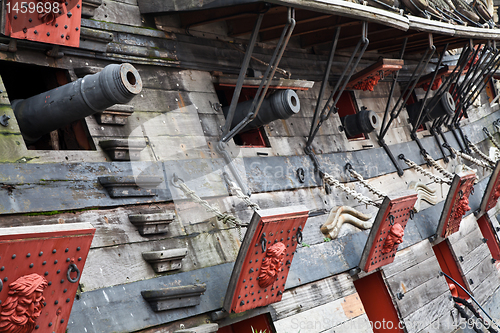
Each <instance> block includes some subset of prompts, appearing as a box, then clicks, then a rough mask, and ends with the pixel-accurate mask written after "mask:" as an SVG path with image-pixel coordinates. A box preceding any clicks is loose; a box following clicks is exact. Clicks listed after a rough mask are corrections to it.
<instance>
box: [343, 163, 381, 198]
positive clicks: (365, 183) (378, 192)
mask: <svg viewBox="0 0 500 333" xmlns="http://www.w3.org/2000/svg"><path fill="white" fill-rule="evenodd" d="M347 170H348V171H349V172H350V173H351V175H352V176H353V177H354V178H356V179H357V180H359V182H360V183H361V184H363V186H364V187H366V188H367V189H368V191H370V192H372V193H373V194H376V195H378V196H379V197H381V198H384V197H386V196H387V194H385V193H384V192H382V191H380V190H377V189H376V188H375V187H373V185H371V184H369V183H368V182H367V181H366V180H365V179H364V178H363V176H361V175H360V174H359V173H357V172H356V171H355V170H354V169H353V168H352V167H350V168H347Z"/></svg>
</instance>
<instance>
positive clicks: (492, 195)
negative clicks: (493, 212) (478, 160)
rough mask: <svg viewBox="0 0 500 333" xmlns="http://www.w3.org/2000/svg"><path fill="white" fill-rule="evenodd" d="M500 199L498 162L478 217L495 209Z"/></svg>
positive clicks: (499, 168)
mask: <svg viewBox="0 0 500 333" xmlns="http://www.w3.org/2000/svg"><path fill="white" fill-rule="evenodd" d="M498 198H500V162H497V164H496V166H495V169H494V170H493V173H492V174H491V177H490V180H489V181H488V186H487V187H486V190H485V191H484V196H483V200H482V201H481V207H480V209H479V214H478V215H477V217H480V216H482V215H484V213H486V212H487V211H489V210H490V209H492V208H493V207H495V206H496V204H497V201H498Z"/></svg>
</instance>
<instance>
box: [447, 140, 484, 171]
mask: <svg viewBox="0 0 500 333" xmlns="http://www.w3.org/2000/svg"><path fill="white" fill-rule="evenodd" d="M443 146H444V147H445V148H447V149H449V150H450V151H451V152H453V153H454V154H455V155H457V156H460V157H461V158H463V159H464V160H467V161H469V162H472V163H474V164H475V165H477V166H480V167H483V168H488V169H493V167H492V166H491V165H490V164H489V163H486V162H483V161H481V160H478V159H477V158H474V157H472V156H470V155H467V154H465V153H462V152H461V151H458V150H456V149H455V148H453V147H452V146H450V145H447V144H443Z"/></svg>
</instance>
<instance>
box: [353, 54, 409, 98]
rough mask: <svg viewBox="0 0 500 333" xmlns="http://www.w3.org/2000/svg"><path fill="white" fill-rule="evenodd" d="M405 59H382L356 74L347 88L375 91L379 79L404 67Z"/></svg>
mask: <svg viewBox="0 0 500 333" xmlns="http://www.w3.org/2000/svg"><path fill="white" fill-rule="evenodd" d="M403 65H404V61H403V60H400V59H381V60H380V61H378V62H376V63H374V64H373V65H371V66H370V67H367V68H366V69H363V70H362V71H360V72H358V73H356V74H354V75H353V76H352V78H351V80H350V81H349V83H348V84H347V86H346V89H357V90H370V91H373V87H375V86H376V85H377V83H378V81H379V80H381V79H383V78H384V77H386V76H389V75H391V74H392V73H394V72H396V71H398V70H400V69H401V68H403Z"/></svg>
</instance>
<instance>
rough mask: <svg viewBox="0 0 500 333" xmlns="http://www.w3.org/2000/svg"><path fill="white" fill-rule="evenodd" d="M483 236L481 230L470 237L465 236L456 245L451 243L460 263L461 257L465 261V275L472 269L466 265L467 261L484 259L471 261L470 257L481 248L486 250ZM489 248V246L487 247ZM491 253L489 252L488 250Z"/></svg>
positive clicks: (463, 267)
mask: <svg viewBox="0 0 500 333" xmlns="http://www.w3.org/2000/svg"><path fill="white" fill-rule="evenodd" d="M482 239H483V235H482V234H481V230H479V228H477V229H475V230H474V231H472V232H471V233H469V234H468V235H466V236H464V237H463V238H462V239H461V240H460V241H457V242H456V243H451V246H452V249H453V252H454V254H455V256H456V258H457V259H458V261H460V257H461V259H462V260H463V266H462V269H464V273H467V272H468V271H469V270H470V269H471V267H469V266H468V265H466V264H465V262H466V260H469V261H470V260H472V261H473V260H474V259H480V260H481V259H482V258H477V257H475V258H474V257H472V258H473V259H469V256H471V254H472V252H473V251H474V250H475V249H476V248H479V247H481V249H484V245H486V244H483V240H482ZM486 248H487V246H486ZM488 253H489V250H488Z"/></svg>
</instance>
